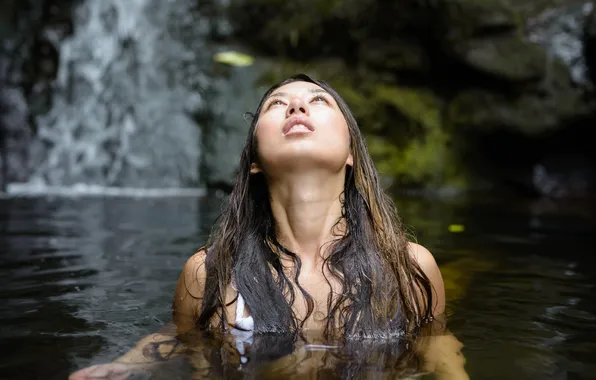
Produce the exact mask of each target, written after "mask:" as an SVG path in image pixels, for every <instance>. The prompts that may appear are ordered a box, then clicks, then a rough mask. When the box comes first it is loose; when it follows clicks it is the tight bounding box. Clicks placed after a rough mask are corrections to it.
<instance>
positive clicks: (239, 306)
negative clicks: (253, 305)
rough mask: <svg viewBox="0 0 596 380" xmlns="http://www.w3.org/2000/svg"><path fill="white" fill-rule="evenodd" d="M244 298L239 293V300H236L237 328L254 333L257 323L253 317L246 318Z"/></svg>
mask: <svg viewBox="0 0 596 380" xmlns="http://www.w3.org/2000/svg"><path fill="white" fill-rule="evenodd" d="M244 305H245V302H244V298H243V297H242V294H240V293H238V299H237V300H236V321H235V323H236V327H238V328H240V329H242V330H248V331H252V330H254V328H255V321H254V319H253V318H252V315H249V316H248V317H245V316H244Z"/></svg>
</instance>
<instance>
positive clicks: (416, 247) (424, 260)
mask: <svg viewBox="0 0 596 380" xmlns="http://www.w3.org/2000/svg"><path fill="white" fill-rule="evenodd" d="M408 250H409V252H410V256H411V257H412V258H413V259H414V260H415V261H416V262H417V263H418V265H420V268H421V269H422V270H423V271H424V272H425V273H426V272H427V271H430V272H432V271H434V270H438V268H439V267H438V266H437V262H436V261H435V257H434V256H433V254H432V253H430V251H429V250H428V249H426V248H425V247H423V246H421V245H420V244H418V243H413V242H408ZM426 275H427V276H428V273H426Z"/></svg>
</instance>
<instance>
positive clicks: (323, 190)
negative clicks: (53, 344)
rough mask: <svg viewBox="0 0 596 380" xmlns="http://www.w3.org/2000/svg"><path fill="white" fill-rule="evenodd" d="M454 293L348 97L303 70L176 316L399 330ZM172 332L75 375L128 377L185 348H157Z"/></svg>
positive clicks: (251, 148)
mask: <svg viewBox="0 0 596 380" xmlns="http://www.w3.org/2000/svg"><path fill="white" fill-rule="evenodd" d="M444 293H445V292H444V286H443V280H442V278H441V273H440V271H439V269H438V267H437V264H436V263H435V260H434V258H433V256H432V255H431V253H430V252H429V251H428V250H426V249H425V248H423V247H422V246H420V245H417V244H415V243H411V242H409V241H408V239H407V237H406V234H405V232H404V229H403V228H402V226H401V224H400V221H399V219H398V217H397V214H396V211H395V208H394V206H393V203H392V201H391V200H390V198H389V197H387V196H386V195H385V194H384V193H383V191H382V189H381V187H380V184H379V179H378V175H377V172H376V170H375V167H374V165H373V162H372V160H371V158H370V155H369V154H368V151H367V149H366V146H365V143H364V140H363V138H362V136H361V134H360V131H359V128H358V125H357V123H356V121H355V119H354V117H353V116H352V114H351V112H350V111H349V109H348V107H347V105H346V104H345V102H344V101H343V100H342V99H341V97H340V96H339V95H338V94H337V93H336V92H335V91H334V90H333V89H332V88H331V87H329V86H328V85H327V84H325V83H323V82H320V81H317V80H314V79H312V78H310V77H308V76H306V75H303V74H301V75H297V76H294V77H291V78H289V79H287V80H285V81H284V82H282V83H280V84H278V85H276V86H274V87H272V88H271V89H269V91H267V93H266V94H265V95H264V97H263V99H262V100H261V102H260V104H259V107H258V109H257V111H256V115H255V117H254V119H253V122H252V124H251V127H250V130H249V134H248V138H247V141H246V144H245V147H244V150H243V152H242V155H241V160H240V170H239V172H238V175H237V178H236V183H235V186H234V189H233V191H232V193H231V194H230V197H229V200H228V203H227V207H226V208H225V210H224V212H223V214H222V215H221V217H220V219H219V222H218V224H217V226H216V228H215V229H214V231H213V233H212V234H211V237H210V239H209V242H208V244H207V245H206V246H205V247H204V249H201V250H200V251H199V252H198V253H196V254H195V255H194V256H192V257H191V258H190V259H189V260H188V261H187V262H186V264H185V266H184V268H183V270H182V273H181V275H180V278H179V281H178V285H177V287H176V292H175V295H174V301H173V320H174V323H175V325H176V334H177V335H178V336H181V335H183V334H185V333H188V332H190V331H193V330H195V329H196V328H197V327H198V328H199V329H200V330H211V331H214V330H219V331H230V330H232V331H233V332H234V333H235V334H233V335H234V336H236V337H237V340H238V339H240V337H246V336H248V335H250V336H252V335H253V334H254V336H265V335H268V333H275V334H279V336H282V335H287V334H300V335H302V336H304V335H309V334H310V333H311V332H320V335H322V336H323V337H324V338H325V339H339V340H344V341H345V340H353V339H362V338H371V337H372V338H378V339H391V338H392V337H396V336H401V335H404V333H406V334H409V333H416V332H417V331H418V330H419V329H420V328H421V327H423V325H425V324H426V323H428V322H430V321H432V320H433V318H434V317H436V316H440V315H442V314H443V312H444V308H445V295H444ZM247 334H248V335H247ZM166 339H168V338H166V337H164V335H155V336H152V337H148V338H145V339H144V340H143V341H141V342H140V343H139V344H138V345H137V347H136V348H135V349H133V350H132V351H130V352H129V353H127V354H126V355H124V356H123V357H122V358H120V359H118V360H117V361H116V363H112V364H107V365H100V366H93V367H90V368H87V369H84V370H82V371H79V372H77V373H75V374H73V375H72V377H71V378H72V379H84V378H87V376H95V377H98V376H99V377H101V376H103V375H105V377H110V376H112V377H114V376H116V375H118V374H125V373H126V372H127V371H129V370H130V368H131V367H130V366H129V365H127V364H126V363H136V362H151V361H152V360H153V359H152V358H151V357H152V355H158V356H163V354H164V352H166V351H168V349H169V350H172V351H175V349H174V348H173V347H172V346H173V345H177V343H176V344H174V343H173V342H174V341H173V340H171V338H169V339H170V342H172V344H164V345H162V347H160V348H159V349H153V350H151V349H148V348H147V347H149V345H152V346H151V347H153V348H155V347H156V344H155V342H156V341H157V342H160V341H161V342H162V343H165V342H163V341H164V340H166ZM160 350H161V351H160ZM441 350H444V348H443V349H440V350H439V351H437V350H435V354H434V355H435V356H436V355H437V354H436V352H441ZM240 351H241V350H240ZM431 351H432V350H431ZM447 351H450V352H451V351H453V352H455V354H456V355H457V352H456V351H458V348H457V347H456V349H454V350H451V349H449V350H447ZM429 352H430V351H429ZM425 355H426V354H425ZM432 355H433V354H432V353H431V354H430V355H426V356H432ZM458 368H459V367H458ZM462 370H463V364H462ZM457 371H459V370H457ZM464 373H465V372H464ZM89 378H92V377H89Z"/></svg>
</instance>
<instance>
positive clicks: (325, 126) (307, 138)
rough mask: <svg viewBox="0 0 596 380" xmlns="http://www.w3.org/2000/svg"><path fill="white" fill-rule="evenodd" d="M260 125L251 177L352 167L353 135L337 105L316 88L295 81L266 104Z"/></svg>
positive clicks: (324, 92)
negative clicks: (351, 147)
mask: <svg viewBox="0 0 596 380" xmlns="http://www.w3.org/2000/svg"><path fill="white" fill-rule="evenodd" d="M257 116H258V118H259V119H258V122H257V126H256V131H255V133H256V141H257V147H258V148H257V154H258V159H259V162H258V163H253V167H252V169H251V172H252V173H255V172H259V171H264V172H265V174H266V175H267V176H272V177H277V176H279V175H283V173H284V172H285V173H287V172H299V171H306V170H312V169H320V170H325V171H329V172H339V171H341V170H343V169H344V168H345V166H346V165H352V155H351V154H350V133H349V130H348V125H347V123H346V119H345V117H344V115H343V113H342V112H341V110H340V109H339V107H338V105H337V102H336V101H335V99H334V98H333V97H332V96H331V94H329V93H327V92H326V91H325V90H324V89H322V88H321V87H319V86H318V85H316V84H314V83H309V82H292V83H289V84H286V85H284V86H282V87H279V88H277V89H276V90H275V91H273V93H272V94H271V95H270V96H269V97H268V98H267V99H265V101H264V103H263V106H262V109H261V112H260V114H259V115H257Z"/></svg>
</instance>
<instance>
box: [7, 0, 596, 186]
mask: <svg viewBox="0 0 596 380" xmlns="http://www.w3.org/2000/svg"><path fill="white" fill-rule="evenodd" d="M593 8H594V4H593V3H592V2H590V1H583V2H581V1H572V0H532V1H529V0H528V1H524V0H515V1H514V0H482V1H479V0H478V1H477V0H399V1H377V0H358V1H352V0H333V1H328V0H324V1H323V0H296V1H291V2H286V1H277V0H252V1H249V0H244V1H243V0H226V1H223V0H222V1H192V0H179V1H158V0H145V1H141V0H135V1H116V0H105V1H74V0H40V1H27V0H22V1H16V0H5V1H3V2H2V5H1V8H0V15H1V16H0V17H1V21H0V28H1V29H0V33H1V35H2V49H1V51H0V83H1V84H2V87H1V90H0V136H1V138H0V141H1V142H2V143H1V144H2V145H1V147H0V151H1V152H2V154H1V158H0V163H1V167H2V171H1V174H0V183H1V184H2V185H3V188H4V189H8V190H10V189H14V191H18V189H22V188H23V187H24V186H23V184H28V186H26V187H25V188H28V189H30V188H31V187H35V186H42V185H45V186H72V185H74V184H85V185H102V186H116V187H141V188H148V187H203V188H204V187H216V188H223V189H229V187H230V185H231V184H232V181H233V177H234V171H235V169H236V164H237V160H238V153H239V152H240V149H241V146H242V144H243V142H244V138H245V135H246V131H247V128H248V123H247V122H245V121H244V119H243V115H244V113H245V112H246V111H251V110H252V111H254V109H255V107H256V103H257V102H258V100H259V98H260V96H261V95H262V93H263V91H264V89H266V88H267V87H269V86H270V85H271V84H273V83H275V82H277V81H279V80H281V79H283V78H285V77H287V76H289V75H291V74H294V73H297V72H307V73H310V74H312V75H314V76H316V77H317V78H320V79H323V80H325V81H327V82H329V83H330V84H331V85H332V86H334V88H336V89H337V90H338V92H339V93H340V94H341V95H342V96H343V97H344V98H345V99H346V101H347V102H348V103H349V105H350V106H351V107H352V109H353V112H354V113H355V115H356V117H357V119H358V121H359V122H360V125H361V128H362V130H363V131H364V132H365V134H366V136H367V138H368V144H369V147H370V150H371V153H372V154H373V156H374V158H375V161H376V163H377V166H378V168H379V170H380V171H381V173H382V174H383V176H384V178H385V183H386V184H387V185H393V188H396V189H400V190H405V189H409V190H418V191H420V190H432V191H437V190H441V191H448V192H461V191H468V190H483V191H486V190H491V191H493V192H494V191H498V192H505V193H508V194H514V195H523V196H542V195H544V196H548V197H554V198H561V197H563V198H585V197H590V196H591V194H593V193H594V189H595V187H596V164H595V161H596V160H595V158H594V156H595V154H594V153H593V151H592V149H591V148H592V134H591V132H592V129H593V128H594V127H593V125H594V121H595V120H596V112H595V111H596V102H595V101H594V96H593V95H594V94H593V93H594V86H593V79H594V78H596V52H595V51H594V46H595V44H596V24H595V21H594V20H596V16H595V14H594V12H593ZM11 184H14V186H12V187H11ZM18 184H21V185H20V186H19V185H18Z"/></svg>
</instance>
